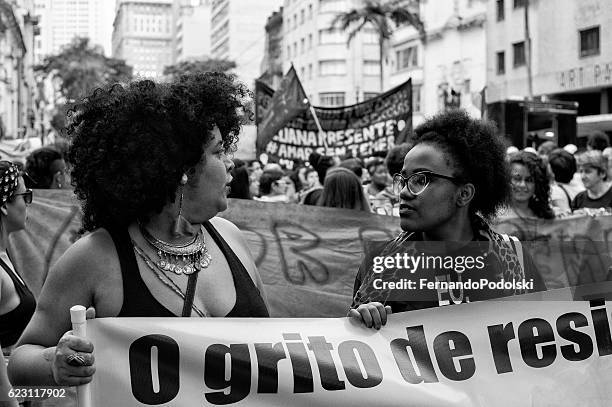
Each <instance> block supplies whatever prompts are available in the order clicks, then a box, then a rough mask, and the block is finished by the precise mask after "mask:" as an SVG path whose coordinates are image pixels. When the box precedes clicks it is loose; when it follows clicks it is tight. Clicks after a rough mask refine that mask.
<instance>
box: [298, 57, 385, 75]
mask: <svg viewBox="0 0 612 407" xmlns="http://www.w3.org/2000/svg"><path fill="white" fill-rule="evenodd" d="M296 69H297V68H296ZM298 72H299V73H300V77H301V78H302V79H312V74H313V70H312V64H308V70H307V69H306V66H303V67H301V68H299V69H298ZM363 74H364V75H368V76H379V75H380V62H379V61H378V60H368V59H366V60H364V61H363ZM333 75H346V60H344V59H328V60H323V61H319V76H333Z"/></svg>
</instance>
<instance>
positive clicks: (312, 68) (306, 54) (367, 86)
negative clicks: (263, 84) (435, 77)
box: [282, 0, 381, 106]
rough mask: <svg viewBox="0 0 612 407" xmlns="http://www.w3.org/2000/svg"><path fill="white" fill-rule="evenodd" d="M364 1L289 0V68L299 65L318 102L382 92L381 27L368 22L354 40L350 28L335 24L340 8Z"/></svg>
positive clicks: (286, 34) (339, 103) (285, 57)
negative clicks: (378, 27)
mask: <svg viewBox="0 0 612 407" xmlns="http://www.w3.org/2000/svg"><path fill="white" fill-rule="evenodd" d="M360 4H361V2H360V1H359V0H285V2H284V5H283V41H282V52H283V60H284V65H283V71H284V72H287V71H288V70H289V67H290V66H291V64H293V65H294V66H295V69H296V71H297V73H298V75H299V77H300V80H301V81H302V84H303V85H304V89H305V91H306V93H307V95H308V97H309V99H310V101H311V102H312V103H313V104H315V105H318V106H344V105H350V104H354V103H358V102H363V101H364V100H367V99H370V98H372V97H374V96H376V95H378V94H379V93H380V92H381V89H380V58H379V45H378V36H377V34H376V31H375V30H374V29H373V28H372V27H365V28H364V29H363V30H361V31H360V32H359V33H358V34H357V35H356V36H355V37H354V38H353V39H352V41H351V42H350V43H348V33H347V32H343V31H342V30H340V29H339V28H334V27H332V22H333V20H334V18H335V17H336V16H337V15H338V14H339V13H341V12H345V11H348V10H350V9H352V8H355V7H358V6H359V5H360Z"/></svg>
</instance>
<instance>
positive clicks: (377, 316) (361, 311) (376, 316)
mask: <svg viewBox="0 0 612 407" xmlns="http://www.w3.org/2000/svg"><path fill="white" fill-rule="evenodd" d="M391 312H392V311H391V306H390V305H387V306H385V305H383V304H381V303H380V302H369V303H367V304H361V305H360V306H359V307H357V308H351V309H350V310H349V312H348V315H347V316H348V317H349V318H353V319H354V320H356V321H358V322H359V323H363V324H364V325H365V326H367V327H368V328H375V329H380V327H381V326H383V325H385V324H386V323H387V315H389V314H391Z"/></svg>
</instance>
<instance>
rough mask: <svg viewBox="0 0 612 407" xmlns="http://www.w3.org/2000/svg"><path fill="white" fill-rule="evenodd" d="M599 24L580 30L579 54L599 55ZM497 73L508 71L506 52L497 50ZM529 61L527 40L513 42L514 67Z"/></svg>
mask: <svg viewBox="0 0 612 407" xmlns="http://www.w3.org/2000/svg"><path fill="white" fill-rule="evenodd" d="M599 33H600V30H599V26H597V27H592V28H588V29H586V30H580V31H578V35H579V41H580V47H579V51H578V52H579V56H580V57H587V56H592V55H599V53H600V44H599ZM496 60H497V74H498V75H503V74H505V73H506V52H505V51H498V52H497V58H496ZM526 63H527V58H526V55H525V41H520V42H515V43H514V44H512V66H513V67H514V68H518V67H521V66H523V65H525V64H526Z"/></svg>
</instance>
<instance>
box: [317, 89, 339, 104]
mask: <svg viewBox="0 0 612 407" xmlns="http://www.w3.org/2000/svg"><path fill="white" fill-rule="evenodd" d="M319 103H320V104H321V106H327V107H333V106H344V92H325V93H319Z"/></svg>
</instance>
